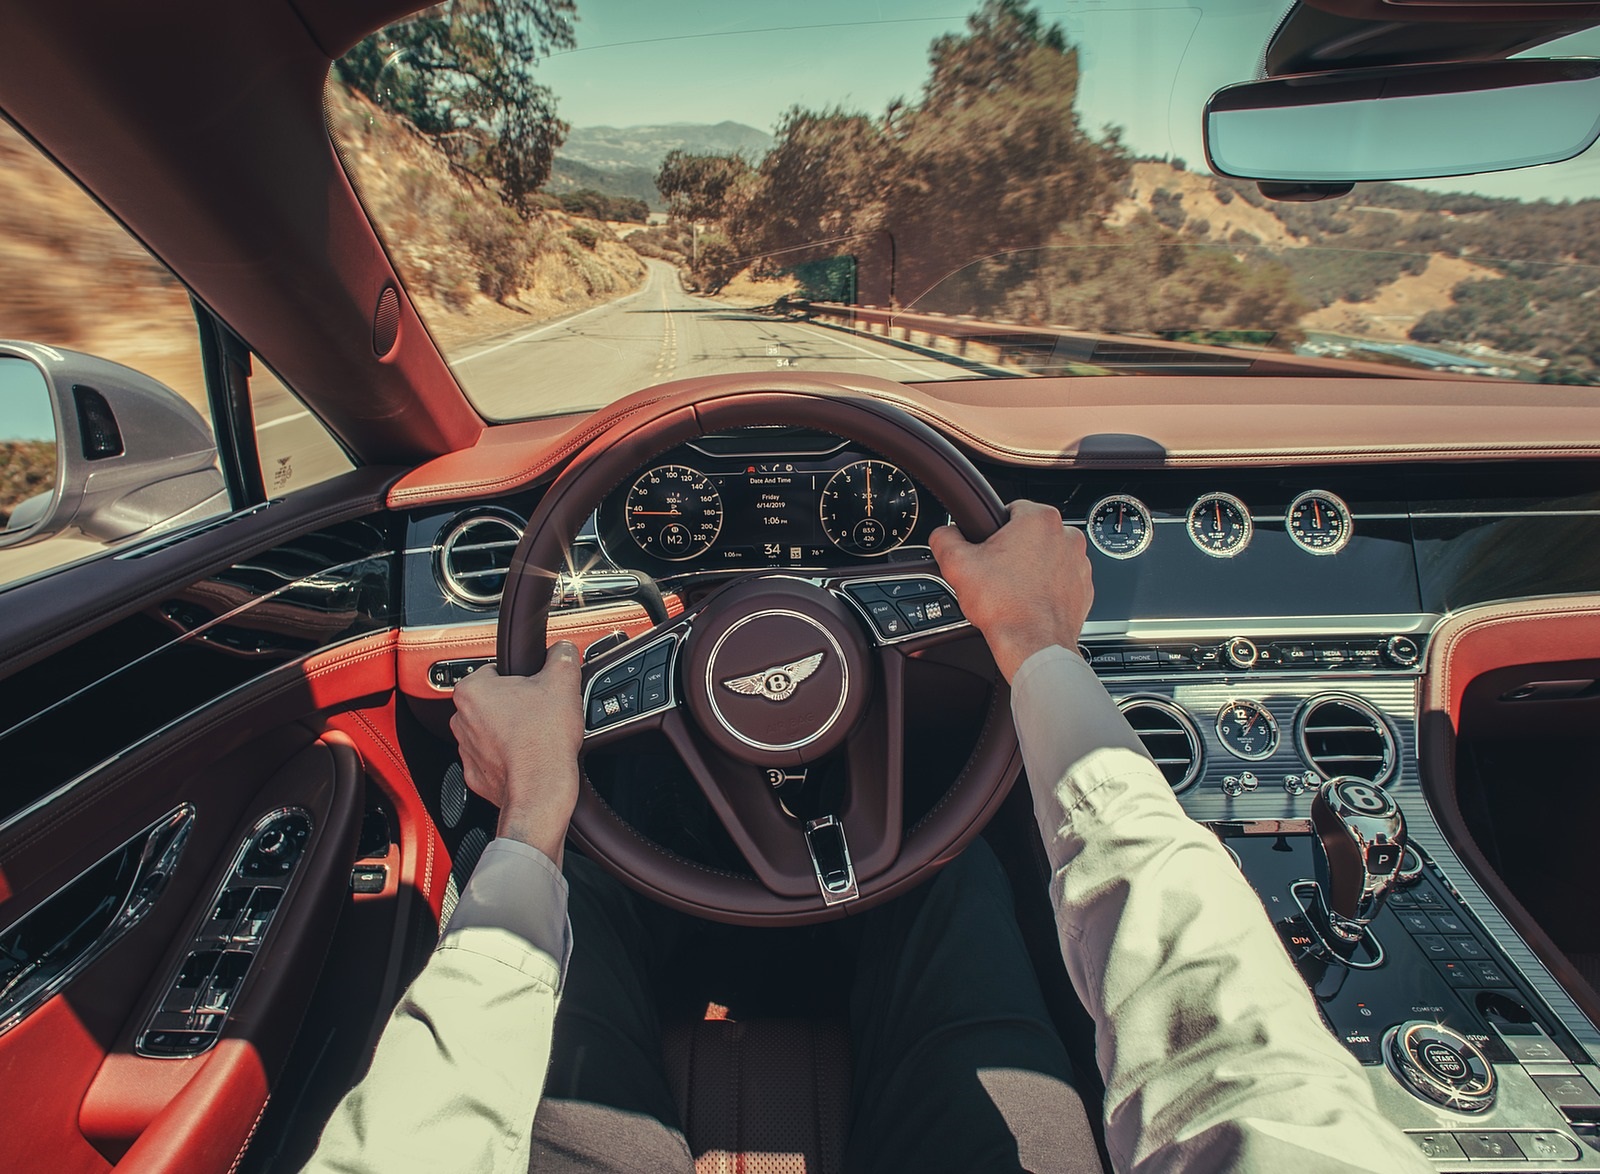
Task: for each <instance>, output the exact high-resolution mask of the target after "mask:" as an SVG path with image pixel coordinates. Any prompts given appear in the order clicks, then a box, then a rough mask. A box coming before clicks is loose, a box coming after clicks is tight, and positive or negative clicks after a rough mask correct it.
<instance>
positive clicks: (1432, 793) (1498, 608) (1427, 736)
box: [1417, 595, 1600, 1023]
mask: <svg viewBox="0 0 1600 1174" xmlns="http://www.w3.org/2000/svg"><path fill="white" fill-rule="evenodd" d="M1577 659H1600V595H1562V596H1551V597H1548V598H1541V599H1531V600H1518V601H1515V602H1510V603H1497V604H1490V605H1487V606H1484V607H1474V608H1468V609H1466V610H1463V611H1460V612H1457V613H1456V614H1454V615H1452V616H1451V617H1450V618H1448V619H1447V620H1445V621H1444V622H1443V623H1442V624H1440V625H1439V627H1438V628H1437V629H1435V631H1434V634H1433V638H1432V640H1431V641H1430V642H1429V647H1428V664H1427V672H1426V674H1425V675H1424V677H1423V684H1422V708H1421V724H1420V727H1419V729H1418V736H1417V743H1418V753H1419V757H1420V763H1419V765H1420V768H1421V776H1422V787H1423V792H1424V794H1425V795H1426V796H1427V798H1428V803H1429V805H1430V806H1431V807H1432V808H1433V812H1434V815H1435V816H1436V817H1437V818H1438V820H1439V825H1440V827H1441V828H1442V829H1443V831H1444V834H1445V836H1446V838H1447V839H1448V840H1449V841H1450V844H1451V846H1452V847H1453V848H1454V849H1455V850H1456V854H1457V855H1458V856H1460V858H1461V860H1462V862H1463V863H1464V864H1466V866H1467V868H1468V869H1469V870H1470V871H1471V872H1472V875H1473V876H1474V877H1475V878H1476V879H1477V881H1478V883H1479V884H1480V885H1482V886H1483V888H1484V891H1485V892H1487V893H1488V894H1489V896H1490V897H1491V898H1492V899H1493V901H1494V903H1495V904H1496V905H1497V906H1498V907H1499V908H1500V910H1501V912H1502V913H1504V914H1505V916H1506V919H1507V920H1508V921H1510V922H1511V924H1512V926H1513V927H1514V928H1515V929H1516V931H1517V933H1518V934H1520V935H1521V936H1522V939H1523V941H1525V942H1527V944H1528V946H1529V948H1530V949H1532V950H1533V952H1534V954H1536V955H1537V956H1538V958H1539V960H1540V961H1541V962H1543V963H1544V964H1545V966H1546V967H1547V968H1548V969H1549V971H1550V973H1551V974H1553V975H1554V976H1555V978H1556V980H1557V981H1558V982H1560V983H1561V985H1562V987H1564V988H1565V989H1566V991H1567V993H1568V994H1569V995H1571V996H1572V1000H1573V1002H1575V1003H1577V1005H1578V1007H1579V1009H1580V1010H1582V1011H1583V1013H1584V1014H1585V1015H1587V1016H1588V1017H1589V1020H1590V1022H1592V1023H1600V994H1597V993H1596V992H1595V990H1594V989H1593V988H1592V987H1590V985H1589V983H1588V982H1587V981H1586V980H1585V979H1584V978H1583V976H1582V975H1581V974H1579V973H1578V971H1577V969H1576V968H1574V967H1573V965H1572V964H1571V962H1569V961H1568V960H1567V956H1566V955H1565V954H1564V953H1562V951H1561V948H1560V947H1559V946H1557V945H1556V943H1555V942H1554V941H1552V940H1551V938H1550V936H1549V935H1548V934H1547V933H1545V932H1544V930H1543V929H1541V928H1540V926H1539V923H1538V922H1537V921H1535V920H1534V918H1533V916H1532V915H1531V914H1530V913H1529V912H1528V911H1527V909H1526V908H1524V907H1523V905H1522V903H1521V902H1520V901H1518V900H1517V899H1516V897H1515V896H1514V895H1512V893H1511V890H1510V889H1508V888H1507V887H1506V885H1505V882H1504V881H1502V880H1501V879H1500V876H1499V874H1498V873H1496V872H1495V870H1494V868H1493V866H1492V865H1491V864H1490V863H1489V861H1488V859H1487V858H1486V857H1485V856H1484V855H1483V852H1482V851H1481V850H1480V849H1479V847H1478V844H1477V841H1476V840H1474V839H1473V837H1472V833H1471V831H1470V830H1469V829H1468V827H1467V822H1466V819H1465V817H1464V816H1463V815H1462V813H1461V805H1460V803H1459V801H1458V798H1457V792H1456V741H1457V738H1458V736H1459V734H1460V730H1461V721H1462V703H1463V699H1464V698H1465V697H1466V695H1467V691H1468V689H1469V687H1470V686H1471V685H1472V683H1473V681H1475V680H1478V679H1480V678H1482V677H1483V676H1484V675H1485V674H1488V673H1492V672H1495V671H1497V670H1500V669H1505V668H1510V667H1514V666H1521V665H1540V664H1553V663H1561V662H1568V661H1573V660H1577Z"/></svg>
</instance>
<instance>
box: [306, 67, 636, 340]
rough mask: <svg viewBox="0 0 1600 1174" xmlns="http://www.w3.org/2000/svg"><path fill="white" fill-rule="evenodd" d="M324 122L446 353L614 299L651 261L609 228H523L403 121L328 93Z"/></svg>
mask: <svg viewBox="0 0 1600 1174" xmlns="http://www.w3.org/2000/svg"><path fill="white" fill-rule="evenodd" d="M328 124H329V129H330V131H331V132H332V133H333V135H334V137H335V140H336V141H337V142H338V144H339V147H340V153H341V155H342V157H343V158H344V161H345V165H346V167H347V168H349V170H350V173H351V178H352V179H353V180H354V182H355V184H356V188H357V190H358V191H359V192H360V194H361V200H362V203H363V205H365V207H366V209H367V213H368V215H370V216H371V217H372V221H373V223H374V224H375V225H376V226H377V227H378V231H379V233H380V234H381V235H382V236H383V239H384V243H385V245H386V246H387V248H388V251H389V256H390V257H391V259H392V260H393V261H394V264H395V268H396V269H397V270H398V271H399V273H400V275H401V277H402V278H403V279H404V281H405V283H406V290H407V292H408V293H409V294H410V295H411V297H412V299H413V300H414V301H415V302H416V303H417V306H418V309H419V310H420V311H421V313H422V316H423V318H424V320H425V321H426V322H427V323H428V328H429V330H430V332H431V333H432V334H433V336H434V338H435V339H436V340H437V341H438V342H439V344H440V345H441V346H442V347H443V348H444V350H445V352H446V354H447V355H448V354H450V353H452V352H456V351H459V350H460V349H461V348H463V347H466V346H469V345H471V344H472V343H474V342H477V341H478V340H481V339H484V338H488V337H491V336H493V335H496V334H499V333H501V332H503V331H506V330H511V329H514V328H517V327H525V326H527V325H528V324H529V323H530V322H537V321H539V320H541V319H545V318H551V317H555V316H557V315H560V314H564V313H567V312H569V311H571V310H575V309H582V308H584V307H587V306H592V305H597V304H599V303H600V302H605V301H611V300H613V299H615V298H617V297H619V296H620V295H622V294H623V293H626V292H627V291H629V290H631V289H635V288H637V287H638V286H639V285H640V284H641V283H642V282H643V280H644V276H645V268H644V263H643V262H642V261H641V260H640V259H639V256H638V254H637V253H635V252H634V251H633V250H632V249H630V248H628V247H627V246H626V245H624V244H622V243H621V241H619V240H618V239H617V238H616V236H615V234H614V233H613V232H612V231H611V229H610V228H609V227H607V225H606V224H605V223H604V222H603V221H597V220H588V219H584V218H580V217H575V216H569V215H567V214H565V213H563V212H558V211H545V212H541V213H539V214H538V215H536V216H535V217H534V218H533V219H531V220H529V221H526V222H525V221H522V220H521V219H519V218H518V217H517V216H516V215H515V214H514V213H512V212H511V211H510V210H509V209H507V208H506V207H505V206H504V205H502V204H501V202H500V201H499V199H498V198H497V197H496V196H495V195H494V193H493V192H491V191H488V190H487V189H486V188H484V187H482V186H480V185H478V184H476V183H472V182H468V181H466V180H464V179H463V178H462V177H461V176H460V175H459V174H458V173H457V172H455V171H453V170H452V169H451V167H450V165H449V164H448V163H447V162H446V161H445V159H444V157H443V156H442V155H441V154H440V153H439V152H438V151H437V150H436V149H434V147H433V146H431V145H430V144H429V143H428V142H427V140H426V139H424V138H423V137H422V136H421V135H419V134H418V133H417V132H416V131H415V130H413V129H412V127H411V126H410V124H408V123H407V122H405V120H403V119H401V118H398V117H396V116H394V115H391V114H388V113H386V112H385V111H383V110H380V109H379V108H378V107H377V106H375V105H373V104H372V103H371V102H369V101H368V100H367V99H366V98H365V97H363V96H362V95H360V94H358V93H355V92H353V91H349V90H345V89H343V88H342V87H339V86H336V85H330V86H329V89H328Z"/></svg>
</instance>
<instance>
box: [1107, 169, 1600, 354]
mask: <svg viewBox="0 0 1600 1174" xmlns="http://www.w3.org/2000/svg"><path fill="white" fill-rule="evenodd" d="M1141 218H1142V219H1143V220H1144V222H1146V223H1148V222H1150V221H1152V220H1153V221H1155V222H1156V223H1159V224H1160V225H1161V226H1162V227H1163V229H1165V230H1166V232H1167V233H1168V234H1169V235H1170V237H1171V239H1173V240H1174V241H1175V242H1184V243H1193V244H1200V243H1202V242H1203V243H1206V244H1210V245H1213V246H1221V247H1222V248H1224V249H1226V250H1228V251H1230V252H1233V253H1234V254H1235V255H1238V256H1240V257H1246V258H1250V259H1251V264H1252V265H1253V266H1255V267H1257V268H1259V267H1261V266H1285V267H1287V270H1288V272H1289V274H1290V276H1291V279H1292V287H1293V289H1294V291H1295V293H1296V294H1297V296H1298V297H1299V298H1300V299H1302V300H1303V301H1304V302H1305V303H1306V305H1305V307H1304V311H1303V312H1302V313H1301V314H1300V315H1299V317H1298V320H1297V324H1296V325H1297V328H1298V331H1299V332H1300V334H1302V335H1306V334H1311V333H1326V334H1333V335H1344V336H1356V337H1362V338H1367V339H1375V340H1380V341H1387V342H1391V343H1401V342H1424V343H1428V344H1430V345H1431V346H1436V347H1441V348H1443V349H1445V350H1447V351H1450V352H1453V353H1456V354H1462V355H1467V356H1477V357H1478V359H1479V360H1482V361H1490V362H1491V364H1492V365H1496V366H1499V367H1500V370H1501V372H1502V373H1507V374H1509V373H1512V372H1513V371H1514V372H1515V373H1517V374H1520V375H1521V376H1522V377H1523V378H1543V379H1550V380H1557V381H1561V382H1583V383H1588V382H1594V381H1597V380H1600V324H1596V322H1595V320H1594V319H1595V316H1594V315H1593V314H1592V312H1590V306H1592V304H1593V299H1594V298H1595V297H1596V296H1600V201H1597V200H1586V201H1581V202H1579V203H1576V204H1549V203H1542V202H1541V203H1529V204H1524V203H1519V202H1517V201H1513V200H1502V199H1492V198H1488V197H1484V196H1476V195H1471V194H1464V193H1439V192H1431V191H1424V190H1419V189H1415V188H1407V187H1402V186H1400V185H1398V184H1385V183H1379V184H1362V185H1360V186H1358V188H1357V189H1356V191H1354V192H1352V193H1351V194H1350V195H1349V196H1346V197H1343V198H1341V199H1336V200H1328V201H1323V202H1319V203H1311V204H1292V203H1275V202H1272V201H1268V200H1266V199H1264V198H1263V197H1262V196H1261V194H1260V193H1259V192H1258V191H1257V190H1256V188H1255V186H1254V185H1253V184H1245V183H1239V182H1236V181H1232V180H1223V179H1218V178H1216V177H1213V176H1210V175H1204V174H1197V173H1194V172H1190V171H1187V170H1184V169H1182V168H1180V167H1176V166H1173V165H1172V164H1170V163H1167V162H1162V161H1153V160H1144V161H1139V162H1136V163H1134V164H1133V166H1132V167H1131V169H1130V175H1129V179H1128V183H1127V189H1126V192H1125V195H1124V198H1123V199H1122V200H1121V201H1120V202H1119V203H1118V204H1117V206H1116V207H1115V209H1114V210H1113V212H1112V214H1111V216H1110V217H1108V219H1107V223H1108V224H1112V225H1115V226H1121V227H1124V228H1125V227H1127V226H1130V225H1133V224H1134V223H1135V222H1136V221H1138V220H1140V219H1141ZM1485 356H1490V357H1491V358H1490V359H1485ZM1501 360H1507V361H1508V362H1509V367H1510V368H1511V370H1507V368H1506V367H1505V366H1504V365H1502V364H1501ZM1470 361H1471V360H1469V363H1470Z"/></svg>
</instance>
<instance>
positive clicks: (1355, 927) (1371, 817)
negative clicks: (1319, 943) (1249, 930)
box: [1309, 775, 1406, 957]
mask: <svg viewBox="0 0 1600 1174" xmlns="http://www.w3.org/2000/svg"><path fill="white" fill-rule="evenodd" d="M1311 824H1312V827H1313V828H1314V829H1315V831H1316V833H1317V839H1316V845H1317V850H1316V862H1317V864H1316V867H1317V895H1316V899H1315V900H1314V901H1313V902H1312V903H1311V909H1310V910H1309V913H1310V915H1311V919H1312V923H1313V925H1314V926H1315V928H1316V930H1317V932H1318V933H1319V934H1320V935H1321V936H1322V940H1323V943H1324V944H1325V945H1326V946H1327V947H1328V948H1329V949H1331V950H1333V951H1334V952H1335V953H1337V954H1339V955H1340V956H1342V957H1349V956H1350V954H1351V953H1352V952H1353V951H1354V950H1355V948H1356V946H1357V945H1359V944H1360V942H1361V939H1362V938H1363V937H1364V936H1365V935H1366V930H1367V925H1368V924H1369V923H1370V922H1371V921H1372V919H1373V918H1374V917H1376V916H1377V915H1378V911H1379V910H1380V909H1382V908H1383V900H1384V898H1385V897H1387V896H1388V895H1389V890H1390V889H1392V888H1394V885H1395V878H1396V875H1397V874H1398V873H1399V871H1400V860H1401V857H1402V856H1404V854H1405V834H1406V821H1405V819H1404V818H1403V817H1402V816H1401V815H1400V806H1399V804H1397V803H1396V802H1395V801H1394V799H1392V798H1391V797H1390V795H1389V793H1388V792H1387V791H1385V790H1384V789H1383V788H1382V787H1379V786H1377V785H1375V784H1373V783H1370V782H1368V781H1367V780H1366V779H1360V778H1354V777H1351V776H1348V775H1346V776H1343V777H1340V778H1334V779H1329V780H1328V781H1327V782H1325V783H1323V784H1322V786H1321V787H1319V788H1318V789H1317V793H1316V795H1314V796H1313V797H1312V800H1311Z"/></svg>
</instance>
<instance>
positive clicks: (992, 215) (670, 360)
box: [327, 0, 1600, 419]
mask: <svg viewBox="0 0 1600 1174" xmlns="http://www.w3.org/2000/svg"><path fill="white" fill-rule="evenodd" d="M1151 2H1152V4H1153V3H1154V0H1151ZM927 8H928V6H927V3H926V0H916V2H915V3H913V2H911V0H880V2H879V3H876V4H874V5H871V6H862V5H860V4H854V3H843V2H834V0H828V2H818V3H810V4H806V5H799V6H786V7H779V6H773V5H751V4H748V3H737V4H736V3H725V2H708V3H697V4H694V5H692V6H680V5H671V4H660V3H644V2H631V0H630V2H624V0H610V2H606V0H500V3H498V4H488V3H483V2H481V0H480V2H466V3H454V4H446V5H443V6H440V7H437V8H433V9H429V10H427V11H426V12H424V13H422V14H420V15H419V16H418V17H416V18H413V19H411V20H408V21H405V22H403V23H401V24H398V25H395V26H392V27H390V28H388V29H385V30H383V31H382V32H381V33H378V34H375V35H374V36H372V37H369V38H368V39H367V40H366V41H363V42H362V43H361V44H360V45H358V46H356V48H355V49H353V50H352V51H351V52H350V53H349V54H347V55H346V56H345V57H344V58H342V59H341V60H340V61H338V62H337V63H335V67H334V70H333V72H332V74H331V76H330V79H329V84H328V93H327V101H328V108H329V125H330V127H331V129H332V133H333V135H334V138H335V142H336V145H337V146H338V147H339V151H340V155H341V157H342V158H343V159H344V161H345V165H346V167H347V168H348V169H349V171H350V173H351V177H352V179H353V181H354V182H355V184H356V187H357V190H358V191H359V192H360V194H361V197H362V199H363V201H364V203H365V205H366V207H367V210H368V212H369V214H370V215H371V217H372V219H373V221H374V223H375V224H376V226H377V228H378V230H379V232H380V233H381V235H382V236H383V239H384V241H385V244H386V246H387V248H388V250H389V252H390V255H391V257H392V259H393V261H394V263H395V266H396V269H397V271H398V272H399V274H400V276H401V278H402V280H403V281H404V282H405V284H406V288H407V291H408V293H409V294H410V296H411V298H412V300H413V302H414V303H415V304H416V307H417V309H418V311H419V312H420V313H421V314H422V316H423V318H424V320H425V322H426V323H427V325H428V328H429V330H430V331H431V332H432V334H433V336H434V338H435V340H436V341H437V342H438V344H439V346H440V348H441V350H442V351H443V353H444V355H445V357H446V359H447V360H448V361H449V363H450V365H451V367H452V368H453V370H454V372H455V374H456V377H457V379H458V380H459V381H460V383H461V385H462V387H463V388H464V389H465V390H466V392H467V394H468V396H469V397H470V398H471V399H472V401H473V403H474V404H475V406H476V407H477V408H478V410H479V411H480V412H482V413H483V415H485V416H486V417H488V418H490V419H516V418H523V417H528V416H537V415H545V414H551V413H557V412H565V411H575V410H580V409H586V408H593V407H597V406H599V405H602V404H604V403H607V402H610V401H612V400H615V399H617V398H620V397H621V396H623V395H626V394H628V393H629V392H631V391H634V390H637V389H638V388H640V387H644V386H648V385H650V384H654V383H659V382H663V381H666V380H670V379H675V378H682V377H687V376H696V375H708V374H717V373H724V372H756V371H776V372H779V373H782V372H784V371H829V372H845V373H850V374H865V375H875V376H882V377H886V378H889V379H894V380H899V381H903V382H904V381H910V382H916V381H925V380H940V379H975V378H990V377H994V378H1001V377H1015V376H1019V375H1032V376H1042V375H1056V376H1060V375H1106V374H1128V373H1132V374H1151V373H1164V372H1173V373H1210V374H1228V375H1237V374H1280V375H1281V374H1306V375H1351V374H1358V375H1379V376H1389V377H1404V376H1422V375H1434V376H1437V375H1440V374H1444V375H1451V376H1454V375H1471V376H1478V377H1486V378H1492V379H1499V380H1511V381H1525V382H1544V383H1581V384H1593V383H1597V382H1600V366H1597V363H1600V326H1597V319H1596V316H1595V313H1594V297H1595V291H1596V289H1597V288H1600V269H1597V268H1595V266H1596V265H1597V264H1600V202H1597V201H1595V200H1592V199H1590V198H1589V197H1590V196H1591V195H1593V194H1596V193H1600V182H1597V172H1596V160H1597V159H1600V155H1597V153H1596V151H1597V149H1591V150H1590V151H1588V152H1586V153H1585V154H1584V155H1582V156H1579V157H1578V158H1576V159H1573V160H1571V161H1569V162H1567V163H1561V164H1552V165H1547V166H1542V167H1534V168H1525V169H1522V170H1518V171H1508V172H1500V173H1496V174H1491V175H1480V176H1469V177H1465V178H1460V179H1448V180H1431V181H1423V182H1411V183H1404V184H1399V183H1375V184H1360V185H1357V186H1356V188H1355V190H1354V191H1353V192H1351V193H1350V194H1348V195H1344V196H1342V197H1340V198H1337V199H1328V200H1323V201H1320V202H1314V203H1299V202H1282V201H1278V200H1273V199H1269V198H1267V196H1266V195H1264V194H1263V192H1262V189H1261V188H1260V187H1258V185H1257V184H1255V183H1251V182H1246V181H1241V180H1233V179H1223V178H1220V177H1217V176H1215V175H1213V174H1212V173H1211V172H1210V171H1209V170H1208V169H1207V168H1206V165H1205V163H1204V152H1203V147H1202V141H1201V133H1202V132H1201V127H1202V112H1203V109H1204V106H1205V102H1206V99H1207V97H1208V96H1209V95H1210V94H1211V93H1213V92H1214V91H1215V90H1217V89H1219V88H1220V87H1222V86H1224V85H1228V84H1231V83H1235V82H1240V81H1246V80H1250V79H1252V78H1254V77H1256V76H1257V75H1258V72H1259V69H1260V62H1261V60H1262V54H1263V50H1264V47H1265V46H1266V44H1267V42H1268V40H1269V38H1270V37H1271V36H1272V34H1273V30H1274V28H1275V27H1277V23H1278V21H1279V20H1280V18H1281V17H1282V6H1281V4H1271V5H1258V4H1251V3H1248V2H1242V3H1240V2H1235V3H1227V4H1223V3H1220V2H1213V3H1209V4H1208V5H1206V6H1204V7H1203V8H1202V7H1183V8H1170V7H1154V6H1152V7H1138V6H1137V4H1135V5H1134V6H1131V7H1130V6H1123V7H1119V8H1110V7H1100V6H1097V5H1094V6H1090V5H1074V6H1073V7H1071V8H1069V9H1056V8H1052V7H1051V6H1049V5H1048V4H1046V5H1043V6H1040V7H1035V6H1032V5H1029V4H1027V3H1025V2H1023V0H981V2H980V3H978V5H977V6H976V7H975V8H971V9H965V10H963V9H961V8H959V7H958V8H952V9H950V10H948V11H946V12H945V13H944V14H942V15H929V13H928V10H927ZM1597 49H1600V36H1597V35H1596V34H1595V33H1594V32H1588V33H1580V34H1577V35H1575V36H1571V37H1568V38H1565V39H1564V40H1561V41H1557V42H1553V43H1550V44H1546V45H1542V46H1540V47H1538V49H1537V50H1536V51H1535V52H1536V53H1537V55H1539V56H1576V55H1583V54H1589V53H1593V52H1594V51H1596V50H1597Z"/></svg>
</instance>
